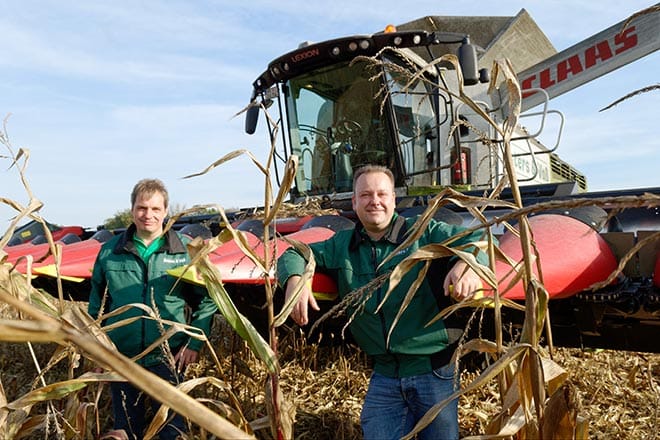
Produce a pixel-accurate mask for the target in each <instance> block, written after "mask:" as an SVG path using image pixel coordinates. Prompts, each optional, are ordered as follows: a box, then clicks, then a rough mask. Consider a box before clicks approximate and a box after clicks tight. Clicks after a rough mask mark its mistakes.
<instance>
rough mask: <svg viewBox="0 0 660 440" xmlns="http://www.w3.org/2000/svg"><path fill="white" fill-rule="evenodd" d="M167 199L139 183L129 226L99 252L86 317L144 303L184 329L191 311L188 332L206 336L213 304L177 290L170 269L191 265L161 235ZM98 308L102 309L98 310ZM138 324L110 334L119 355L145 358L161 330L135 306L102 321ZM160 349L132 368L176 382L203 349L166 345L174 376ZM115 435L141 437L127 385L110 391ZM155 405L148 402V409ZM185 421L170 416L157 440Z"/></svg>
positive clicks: (135, 400)
mask: <svg viewBox="0 0 660 440" xmlns="http://www.w3.org/2000/svg"><path fill="white" fill-rule="evenodd" d="M168 203H169V197H168V193H167V189H166V188H165V185H164V184H163V182H161V181H160V180H158V179H144V180H141V181H139V182H138V183H137V184H136V185H135V187H134V188H133V192H132V193H131V214H132V216H133V224H132V225H131V226H130V227H129V228H128V229H127V230H126V231H125V232H123V233H121V234H119V235H117V236H115V237H113V238H112V239H111V240H109V241H108V242H107V243H105V244H104V245H103V247H102V248H101V251H100V252H99V255H98V256H97V259H96V262H95V264H94V271H93V273H92V290H91V293H90V298H89V309H88V310H89V314H90V315H92V317H94V318H96V317H98V316H99V314H101V312H103V313H107V312H112V311H114V310H117V309H118V308H120V307H124V306H129V305H130V304H135V303H139V304H145V305H147V306H149V307H152V308H153V309H155V311H157V312H158V314H159V315H160V317H161V318H162V319H163V320H167V321H175V322H180V323H186V318H185V316H186V314H185V308H186V306H189V307H190V309H191V311H192V319H191V322H190V325H192V326H195V327H198V328H199V329H201V330H203V331H204V332H205V333H206V334H207V335H208V334H209V330H210V327H211V319H212V318H213V313H214V312H215V311H216V305H215V303H214V302H213V300H212V299H211V298H210V297H209V296H208V294H207V292H206V290H205V289H203V288H200V287H197V286H193V285H192V284H188V283H176V281H177V280H176V279H175V278H174V277H172V276H169V275H168V274H167V270H168V269H173V268H175V267H180V266H184V265H186V264H188V263H189V262H190V257H189V256H188V251H187V249H186V243H187V242H188V240H189V238H187V237H185V236H183V235H181V234H179V233H177V232H175V231H173V230H171V229H170V230H168V231H167V232H164V231H163V222H164V220H165V217H166V216H167V210H168ZM102 306H103V307H104V308H103V310H101V307H102ZM136 317H142V318H141V319H136V320H135V321H133V322H131V323H128V324H125V325H121V326H119V327H117V328H115V329H113V330H110V331H109V332H108V335H109V336H110V339H112V341H113V342H114V343H115V345H116V347H117V349H118V350H119V351H120V352H121V353H122V354H124V355H126V356H128V357H135V356H138V355H139V354H141V353H142V352H144V350H146V349H147V348H148V347H149V346H150V345H151V344H152V343H154V342H155V341H156V340H158V339H159V338H160V337H161V334H162V329H161V327H160V326H161V325H163V327H164V328H165V329H166V328H167V327H168V326H167V325H165V324H160V323H158V322H156V321H154V320H151V319H149V318H147V317H146V314H145V313H144V312H143V311H142V310H141V309H139V308H137V307H130V306H129V307H128V309H127V310H126V311H124V312H123V313H121V314H119V315H116V316H113V317H110V318H107V319H104V321H103V324H104V325H110V324H113V323H118V322H120V321H123V320H126V319H129V318H136ZM164 345H165V344H161V346H160V347H158V348H157V349H155V350H152V351H150V352H149V353H147V354H146V355H144V356H143V357H141V358H140V359H138V360H137V363H138V364H140V365H142V366H143V367H144V368H146V369H148V370H149V371H151V372H152V373H154V374H156V375H158V376H160V377H161V378H163V379H165V380H167V381H169V382H172V383H178V382H179V380H180V378H181V376H180V375H181V373H182V372H183V371H184V370H185V368H186V366H187V365H188V364H190V363H191V362H195V361H196V360H197V355H198V352H199V349H200V348H201V342H200V341H198V340H196V339H190V338H189V337H188V336H187V335H185V334H183V333H176V334H174V335H173V336H172V337H170V338H169V340H168V341H167V345H168V346H169V350H170V351H171V353H172V354H173V355H174V361H175V370H176V371H172V368H170V365H169V363H167V362H166V361H165V356H166V355H167V349H166V348H165V346H164ZM110 389H111V392H112V406H113V412H114V429H116V430H122V429H123V430H124V431H125V432H126V434H128V437H129V438H142V435H143V430H144V428H145V427H146V423H147V420H145V405H144V396H143V393H142V392H141V391H140V390H138V389H137V388H135V387H134V386H132V385H131V384H130V383H128V382H113V383H111V384H110ZM158 405H159V403H158V402H154V410H155V409H157V406H158ZM185 431H186V429H185V425H184V421H183V419H182V417H181V416H179V415H176V416H175V417H174V419H173V420H171V421H170V422H169V424H168V425H166V426H165V427H164V428H163V430H162V431H161V432H160V434H159V437H160V438H161V439H174V438H177V436H179V434H180V433H182V432H185Z"/></svg>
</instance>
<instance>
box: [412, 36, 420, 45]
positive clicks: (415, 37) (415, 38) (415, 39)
mask: <svg viewBox="0 0 660 440" xmlns="http://www.w3.org/2000/svg"><path fill="white" fill-rule="evenodd" d="M421 42H422V36H421V35H419V34H416V35H415V36H414V37H413V43H415V44H419V43H421Z"/></svg>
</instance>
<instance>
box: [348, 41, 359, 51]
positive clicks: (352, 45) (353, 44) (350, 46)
mask: <svg viewBox="0 0 660 440" xmlns="http://www.w3.org/2000/svg"><path fill="white" fill-rule="evenodd" d="M357 48H358V45H357V43H356V42H355V41H351V42H350V43H348V50H350V51H351V52H355V51H356V50H357Z"/></svg>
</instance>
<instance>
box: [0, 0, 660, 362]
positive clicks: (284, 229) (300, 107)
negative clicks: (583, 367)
mask: <svg viewBox="0 0 660 440" xmlns="http://www.w3.org/2000/svg"><path fill="white" fill-rule="evenodd" d="M658 29H660V12H658V7H657V5H656V7H655V10H653V11H651V12H649V13H646V14H643V15H639V16H637V17H633V19H632V20H630V21H627V22H621V23H618V24H616V25H614V26H612V27H610V28H608V29H606V30H604V31H602V32H600V33H598V34H596V35H594V36H593V37H590V38H588V39H586V40H585V41H583V42H580V43H578V44H576V45H574V46H573V47H570V48H568V49H566V50H564V51H562V52H560V53H556V51H555V49H554V48H553V46H552V45H551V43H550V42H549V41H548V39H547V38H546V37H545V35H544V34H543V32H542V31H541V30H540V29H539V28H538V26H537V25H536V24H535V22H534V21H533V20H532V18H531V17H530V16H529V14H528V13H527V12H526V11H525V10H521V11H520V12H519V13H518V14H517V15H516V16H514V17H437V16H432V17H431V16H430V17H424V18H421V19H419V20H416V21H413V22H409V23H405V24H402V25H398V26H397V27H396V28H394V27H388V29H387V30H386V31H384V32H378V33H375V34H370V35H358V36H350V37H343V38H337V39H333V40H329V41H324V42H320V43H304V44H301V45H300V47H299V48H297V49H295V50H293V51H292V52H289V53H287V54H285V55H282V56H280V57H278V58H277V59H275V60H274V61H272V62H271V63H270V64H269V65H268V68H267V69H266V70H265V71H264V73H263V74H262V75H260V76H259V77H258V78H257V79H256V81H254V83H253V93H252V97H251V100H250V106H249V107H248V110H247V113H246V126H245V128H246V132H247V133H248V134H253V133H255V131H256V128H257V126H258V125H259V123H258V121H259V120H261V121H262V123H261V124H262V125H264V124H265V125H266V126H267V128H268V138H267V139H268V141H269V142H276V143H277V144H278V148H277V150H276V151H277V153H276V160H275V163H274V165H273V166H274V168H275V172H276V174H277V175H278V178H279V177H281V175H282V173H283V167H284V165H285V163H286V161H287V159H288V158H289V157H290V156H292V155H295V156H297V158H298V168H297V172H296V175H295V179H294V184H293V186H292V188H291V190H290V201H291V202H294V203H300V202H304V201H305V202H309V201H310V200H311V201H316V202H317V203H318V205H319V206H320V207H321V208H326V209H328V210H332V211H333V215H320V216H319V215H297V216H292V217H288V218H280V219H278V220H277V221H276V222H275V227H274V229H275V231H273V232H274V233H276V234H277V235H276V238H274V239H275V240H279V238H277V236H278V235H280V236H281V235H288V236H290V237H293V238H295V239H297V240H298V241H302V242H305V243H311V242H314V241H319V240H323V239H326V238H328V237H330V236H332V234H334V232H335V231H336V230H338V229H340V228H346V227H351V226H352V224H353V222H354V220H355V214H354V213H353V212H352V207H351V199H350V197H351V192H350V191H351V184H352V176H353V171H354V170H355V169H356V168H357V167H359V166H361V165H364V164H380V165H384V166H387V167H388V168H390V169H391V170H392V171H393V173H394V175H395V179H396V192H397V211H398V212H399V213H400V214H401V215H405V216H411V215H418V214H420V213H421V212H423V211H424V210H425V209H426V207H427V205H428V203H429V201H430V200H431V199H432V198H433V196H434V195H436V194H438V193H439V192H441V191H442V190H443V189H445V188H453V189H455V190H457V191H460V192H462V193H464V194H466V195H471V196H483V195H484V194H488V193H489V191H491V190H492V188H495V187H497V185H498V184H499V183H500V182H501V181H502V179H505V171H504V165H503V163H504V162H503V157H502V156H503V153H502V152H503V149H502V148H501V145H502V142H503V139H502V137H501V135H500V133H501V132H500V131H498V130H496V129H495V127H494V126H493V123H494V124H495V125H498V124H499V125H500V126H501V124H503V123H504V121H505V120H506V118H507V116H508V115H509V113H510V110H509V109H510V105H509V104H510V103H511V102H512V99H513V95H510V92H509V90H508V88H507V87H506V85H505V83H503V82H501V75H495V74H494V71H493V70H492V66H493V65H494V61H496V60H500V59H503V58H506V59H507V60H508V61H509V63H510V66H511V67H512V69H513V71H514V72H515V73H516V76H517V79H518V82H519V84H520V86H521V88H522V101H521V111H522V113H521V116H520V124H519V126H517V127H515V130H514V132H513V136H512V139H511V142H510V151H511V157H512V162H513V165H514V168H515V171H516V176H517V181H518V184H519V185H520V191H521V194H522V201H523V205H524V206H525V207H534V206H538V205H539V204H541V205H542V206H545V208H544V209H543V210H541V211H538V210H531V209H530V215H529V220H530V224H531V228H532V231H533V234H534V243H535V248H536V250H537V252H538V256H539V261H540V267H541V269H542V275H543V281H544V283H545V286H546V289H547V290H548V293H549V295H550V298H551V300H550V310H551V316H552V327H553V336H554V342H555V343H556V344H559V345H566V346H590V347H603V348H615V349H626V350H636V351H650V352H660V343H658V341H657V340H656V339H655V337H657V334H658V331H659V330H660V252H659V249H660V244H659V243H660V242H659V241H658V239H657V238H656V237H657V236H658V234H659V232H660V212H659V207H658V205H659V204H660V203H659V201H658V197H659V196H660V188H643V189H638V190H620V191H608V192H589V191H588V188H587V179H586V177H585V176H584V175H583V174H581V173H580V172H579V171H578V170H576V169H575V168H574V167H572V166H571V165H569V164H568V163H566V162H564V161H562V160H561V159H560V158H559V156H558V154H557V148H558V144H559V139H560V137H561V128H562V127H563V122H564V121H563V116H562V114H561V112H559V111H557V110H552V109H550V108H549V105H548V101H549V100H550V99H552V98H554V97H556V96H558V95H560V94H562V93H565V92H568V91H570V90H571V89H573V88H575V87H578V86H580V85H582V84H584V83H586V82H588V81H590V80H592V79H596V78H597V77H599V76H602V75H603V74H605V73H607V72H610V71H612V70H614V69H616V68H618V67H621V66H623V65H625V64H627V63H630V62H632V61H634V60H636V59H639V58H641V57H643V56H646V55H649V54H652V53H653V52H655V51H656V50H658V48H659V47H660V32H658ZM448 54H451V55H455V56H448ZM458 66H460V69H458ZM499 66H502V64H499ZM459 70H460V72H461V75H459V74H458V71H459ZM491 76H492V78H491ZM635 86H636V85H635V84H631V89H632V88H634V87H635ZM461 94H463V95H464V96H466V97H468V98H469V99H470V100H471V102H472V104H471V105H468V104H467V103H466V99H463V98H462V97H461ZM264 113H267V114H268V117H264V115H263V114H264ZM484 114H485V115H487V116H488V118H490V120H491V121H492V122H489V121H487V119H485V118H484V117H483V115H484ZM523 124H524V126H523ZM547 126H553V127H555V131H556V133H555V136H556V139H557V141H556V142H554V143H553V145H545V144H544V143H543V142H541V140H540V134H541V132H542V131H543V128H544V127H547ZM525 127H538V128H525ZM547 136H548V135H547V133H546V135H544V138H545V137H547ZM499 198H500V199H501V200H507V199H510V198H511V191H509V190H504V191H503V192H502V193H501V195H500V196H499ZM614 198H616V199H621V198H623V199H625V200H628V201H635V200H639V201H641V202H639V203H634V204H630V207H628V208H626V209H618V207H619V206H620V204H617V203H610V204H607V203H596V201H602V200H611V199H614ZM585 201H586V202H585ZM589 201H592V202H593V203H591V202H589ZM548 202H553V203H548ZM561 204H564V206H568V207H561V206H560V205H561ZM633 205H634V206H633ZM614 208H617V209H614ZM250 211H253V209H247V208H246V209H244V210H241V211H238V212H235V213H233V217H231V218H230V221H233V222H234V224H235V226H236V228H238V229H240V230H242V231H243V233H244V234H245V237H246V239H247V242H248V243H249V244H250V246H252V247H254V248H258V247H259V246H263V242H262V238H261V237H262V232H263V225H262V223H261V222H260V220H257V219H250V218H249V216H248V215H247V213H248V212H250ZM509 212H510V209H508V208H507V209H505V208H494V207H488V208H486V209H485V210H484V211H483V215H484V216H485V217H486V218H487V219H489V220H491V223H492V224H491V225H490V226H489V227H490V228H491V230H492V231H493V232H494V233H495V234H496V235H497V237H498V240H499V246H500V248H501V249H502V251H503V252H504V253H506V254H507V255H508V256H509V257H510V258H511V259H512V260H513V261H516V260H518V261H519V260H520V258H521V246H520V240H519V238H518V237H517V236H516V234H515V233H513V232H512V231H511V230H508V229H505V228H503V227H502V225H501V224H500V223H499V222H497V219H499V218H506V217H507V214H509ZM435 216H436V218H439V219H441V220H443V221H445V222H448V223H453V224H463V225H467V226H470V225H474V221H475V220H474V218H473V217H472V216H471V215H470V214H469V213H468V212H467V211H466V210H465V209H463V208H461V207H460V206H457V204H452V203H450V204H448V205H446V206H443V207H442V208H441V209H439V210H438V211H437V212H436V214H435ZM202 226H204V227H202ZM175 227H176V228H179V229H180V230H181V231H182V232H184V233H189V234H191V235H198V234H200V231H203V232H202V233H201V234H202V235H203V236H205V237H209V236H211V234H217V233H218V232H219V230H220V228H221V227H222V222H221V221H219V220H218V217H217V216H214V215H212V214H210V215H205V216H191V217H184V218H181V219H179V222H178V223H177V224H176V225H175ZM260 227H261V229H260ZM53 229H54V230H57V228H56V227H53ZM72 234H73V236H74V238H73V241H74V242H73V243H71V242H69V243H68V244H66V242H65V241H63V242H62V243H63V246H62V248H63V252H62V263H61V266H60V274H61V277H62V279H63V280H64V282H66V283H69V284H70V285H71V286H73V287H71V289H72V290H71V291H74V290H77V291H78V292H82V293H83V295H84V292H85V291H86V290H85V289H86V284H85V283H86V281H87V280H88V279H89V276H90V269H91V265H92V264H93V260H94V257H95V253H96V252H98V248H99V247H100V243H101V242H103V241H104V240H105V239H107V237H108V234H111V232H110V231H103V230H101V231H97V232H96V233H95V234H94V235H93V236H91V237H87V236H84V235H81V234H79V233H78V234H77V236H76V231H72ZM204 234H206V235H204ZM34 235H37V233H36V232H34V231H33V232H29V231H27V230H23V231H20V230H19V231H18V232H17V235H16V239H15V240H14V243H13V244H14V246H7V247H6V248H5V251H6V252H7V254H8V255H9V259H10V261H14V262H16V261H22V259H20V255H26V254H28V253H30V252H32V253H33V255H37V254H38V252H37V251H36V249H38V248H39V246H43V245H39V244H35V243H33V242H29V241H28V239H30V238H32V237H34ZM88 235H89V234H88ZM69 236H71V234H69ZM272 236H273V235H271V237H272ZM21 242H23V244H19V243H21ZM288 246H289V244H288V243H287V242H285V241H281V244H280V246H277V252H280V253H281V252H282V251H283V250H284V249H285V248H287V247H288ZM39 249H40V251H39V252H42V254H43V253H44V252H45V250H44V248H43V247H42V248H39ZM35 252H36V253H35ZM35 258H36V257H35ZM210 258H211V261H212V262H213V263H214V264H216V266H217V267H218V268H219V269H220V273H221V275H222V279H223V281H224V283H225V287H226V289H227V291H228V292H229V293H230V294H231V295H232V297H233V299H234V301H235V303H236V305H237V306H238V308H239V309H240V310H241V311H242V312H243V313H244V314H245V315H247V316H248V317H249V318H250V319H251V321H253V323H254V324H255V326H256V327H257V328H260V326H261V328H263V325H264V324H263V323H260V319H264V318H263V316H264V312H263V307H262V306H263V288H262V286H261V284H263V282H264V278H263V273H262V272H261V271H260V270H258V269H257V268H256V267H255V265H254V263H252V261H251V260H250V259H248V258H245V256H244V255H243V254H242V252H241V251H240V249H239V248H238V247H237V246H236V244H235V243H233V242H231V241H230V242H227V243H225V244H224V245H222V246H220V247H219V248H217V249H216V250H215V251H214V252H213V253H212V254H211V255H210ZM18 264H20V263H18ZM619 265H621V268H619ZM17 267H18V266H17ZM495 269H496V275H497V277H498V279H499V287H500V292H502V294H503V296H504V297H505V298H508V299H511V300H514V301H522V300H524V296H525V295H524V289H523V287H522V286H521V283H518V284H514V285H512V284H513V283H511V279H510V278H508V277H510V272H511V270H510V269H511V268H510V267H507V265H506V263H504V262H502V261H498V262H497V264H496V267H495ZM619 269H620V270H619ZM32 273H33V274H34V275H37V277H36V278H35V280H34V282H35V283H39V282H41V283H42V286H44V287H45V288H52V285H53V281H52V280H53V279H54V278H53V277H54V276H55V275H56V273H55V271H54V270H53V266H52V261H50V262H49V261H47V260H43V261H41V262H39V263H35V264H34V265H33V267H32ZM614 273H617V276H611V275H612V274H614ZM271 276H274V272H273V273H271ZM191 281H193V282H194V281H195V280H191ZM606 281H607V282H606ZM49 283H50V284H49ZM594 285H600V286H601V287H599V288H596V289H594V288H593V286H594ZM76 286H77V287H76ZM313 290H314V291H315V292H316V294H318V295H319V299H326V300H328V301H324V303H325V304H326V306H327V305H328V304H332V303H333V300H334V298H336V292H335V291H334V285H333V283H332V281H331V280H330V279H329V278H327V277H326V276H325V275H324V274H322V273H317V274H316V275H315V277H314V282H313ZM280 296H281V295H280ZM326 309H327V307H326ZM260 317H261V318H260ZM511 319H512V322H514V321H515V317H514V316H513V315H512V317H511Z"/></svg>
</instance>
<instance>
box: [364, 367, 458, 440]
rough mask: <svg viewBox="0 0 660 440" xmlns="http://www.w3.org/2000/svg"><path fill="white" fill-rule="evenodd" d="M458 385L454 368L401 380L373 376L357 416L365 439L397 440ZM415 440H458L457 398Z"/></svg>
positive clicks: (444, 368)
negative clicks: (360, 411) (359, 413)
mask: <svg viewBox="0 0 660 440" xmlns="http://www.w3.org/2000/svg"><path fill="white" fill-rule="evenodd" d="M457 385H458V380H456V379H455V378H454V366H453V365H446V366H444V367H441V368H438V369H437V370H435V371H433V372H432V373H428V374H423V375H419V376H412V377H404V378H391V377H386V376H382V375H380V374H377V373H373V374H372V375H371V380H370V381H369V390H368V391H367V396H366V397H365V400H364V406H363V407H362V415H361V416H360V423H361V425H362V432H363V434H364V439H365V440H385V439H400V438H401V437H403V436H404V435H405V434H407V433H409V432H410V431H411V430H412V428H413V427H414V426H415V424H416V423H417V422H418V421H419V420H420V419H421V418H422V416H424V414H426V412H427V411H428V410H429V409H430V408H431V407H432V406H433V405H435V404H436V403H439V402H441V401H443V400H445V399H446V398H447V397H449V396H450V395H451V394H452V393H453V392H454V391H455V390H456V387H457ZM417 438H418V439H420V440H424V439H426V440H453V439H458V399H454V400H453V401H452V402H451V403H449V404H448V405H447V406H446V407H445V408H444V409H443V410H442V412H441V413H440V414H439V415H438V417H436V418H435V420H434V421H433V422H432V423H431V424H430V425H428V426H427V427H426V428H425V429H424V430H423V431H421V432H420V433H419V435H418V437H417Z"/></svg>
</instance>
